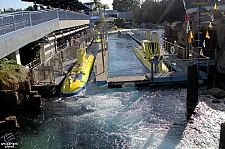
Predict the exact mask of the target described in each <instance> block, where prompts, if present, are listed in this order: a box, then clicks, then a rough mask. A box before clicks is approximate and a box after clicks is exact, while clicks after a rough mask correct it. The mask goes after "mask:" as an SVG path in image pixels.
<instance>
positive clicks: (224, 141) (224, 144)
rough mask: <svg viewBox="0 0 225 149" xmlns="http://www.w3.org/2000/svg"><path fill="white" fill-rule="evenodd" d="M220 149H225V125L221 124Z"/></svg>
mask: <svg viewBox="0 0 225 149" xmlns="http://www.w3.org/2000/svg"><path fill="white" fill-rule="evenodd" d="M219 149H225V123H222V124H221V130H220V144H219Z"/></svg>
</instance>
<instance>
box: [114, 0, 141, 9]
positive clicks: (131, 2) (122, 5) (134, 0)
mask: <svg viewBox="0 0 225 149" xmlns="http://www.w3.org/2000/svg"><path fill="white" fill-rule="evenodd" d="M139 4H140V2H139V0H114V1H113V4H112V5H113V9H114V10H117V11H118V12H125V11H133V10H134V9H135V8H136V7H138V5H139Z"/></svg>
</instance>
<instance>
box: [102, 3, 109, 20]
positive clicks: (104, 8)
mask: <svg viewBox="0 0 225 149" xmlns="http://www.w3.org/2000/svg"><path fill="white" fill-rule="evenodd" d="M102 8H103V10H104V17H105V10H106V9H109V5H108V4H103V5H102Z"/></svg>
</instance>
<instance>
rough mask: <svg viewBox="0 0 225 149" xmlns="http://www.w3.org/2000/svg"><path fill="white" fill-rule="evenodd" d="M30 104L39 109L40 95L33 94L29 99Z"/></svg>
mask: <svg viewBox="0 0 225 149" xmlns="http://www.w3.org/2000/svg"><path fill="white" fill-rule="evenodd" d="M29 102H30V106H31V107H32V108H35V109H40V108H41V106H42V99H41V95H34V96H33V97H31V98H30V99H29Z"/></svg>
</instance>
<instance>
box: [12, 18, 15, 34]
mask: <svg viewBox="0 0 225 149" xmlns="http://www.w3.org/2000/svg"><path fill="white" fill-rule="evenodd" d="M12 17H13V28H14V31H15V30H16V27H15V18H14V15H13V16H12Z"/></svg>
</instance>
